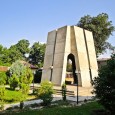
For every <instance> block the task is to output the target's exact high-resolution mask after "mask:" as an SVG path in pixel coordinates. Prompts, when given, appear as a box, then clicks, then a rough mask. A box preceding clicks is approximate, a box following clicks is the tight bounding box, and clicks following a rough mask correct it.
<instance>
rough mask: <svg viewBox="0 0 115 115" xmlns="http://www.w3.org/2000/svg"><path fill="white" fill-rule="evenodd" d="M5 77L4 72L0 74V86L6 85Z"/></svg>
mask: <svg viewBox="0 0 115 115" xmlns="http://www.w3.org/2000/svg"><path fill="white" fill-rule="evenodd" d="M6 80H7V76H6V73H5V72H0V85H3V84H5V83H6Z"/></svg>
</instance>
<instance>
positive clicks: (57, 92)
mask: <svg viewBox="0 0 115 115" xmlns="http://www.w3.org/2000/svg"><path fill="white" fill-rule="evenodd" d="M62 91H63V90H60V89H54V94H56V95H62ZM66 96H68V97H75V93H74V91H69V90H66Z"/></svg>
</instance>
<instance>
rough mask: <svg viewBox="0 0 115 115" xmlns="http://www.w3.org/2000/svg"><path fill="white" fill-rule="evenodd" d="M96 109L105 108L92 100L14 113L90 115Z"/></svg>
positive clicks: (15, 114) (29, 114) (22, 114)
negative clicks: (76, 104)
mask: <svg viewBox="0 0 115 115" xmlns="http://www.w3.org/2000/svg"><path fill="white" fill-rule="evenodd" d="M95 109H103V107H102V106H101V105H99V104H98V103H97V102H90V103H87V104H84V105H82V106H73V107H72V106H61V105H57V106H51V107H46V108H43V109H40V110H28V111H23V112H19V113H13V114H12V115H90V114H91V113H92V111H93V110H95Z"/></svg>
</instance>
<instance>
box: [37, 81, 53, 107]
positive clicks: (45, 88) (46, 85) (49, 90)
mask: <svg viewBox="0 0 115 115" xmlns="http://www.w3.org/2000/svg"><path fill="white" fill-rule="evenodd" d="M53 92H54V91H53V84H52V83H51V82H49V81H43V82H41V84H40V89H38V98H40V99H41V100H43V104H44V105H49V104H50V103H51V101H52V99H53Z"/></svg>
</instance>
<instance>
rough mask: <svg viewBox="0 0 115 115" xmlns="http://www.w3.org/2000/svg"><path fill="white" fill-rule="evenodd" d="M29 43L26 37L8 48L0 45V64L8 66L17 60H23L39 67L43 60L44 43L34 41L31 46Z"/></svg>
mask: <svg viewBox="0 0 115 115" xmlns="http://www.w3.org/2000/svg"><path fill="white" fill-rule="evenodd" d="M29 45H30V43H29V41H28V40H26V39H22V40H20V41H18V43H17V44H14V45H12V46H11V47H10V48H5V47H3V46H2V45H0V65H2V66H3V65H6V66H10V65H12V64H13V63H14V62H15V61H17V60H24V61H29V62H30V63H31V64H33V65H37V66H39V67H41V66H42V65H43V60H44V53H45V44H41V43H39V42H35V43H34V44H33V45H32V47H29ZM26 54H28V55H29V57H27V56H26Z"/></svg>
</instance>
